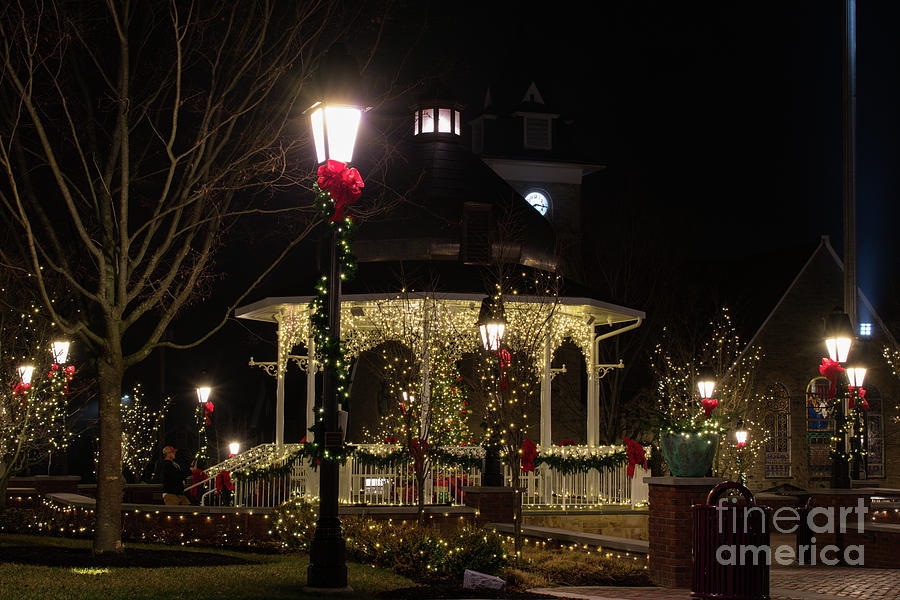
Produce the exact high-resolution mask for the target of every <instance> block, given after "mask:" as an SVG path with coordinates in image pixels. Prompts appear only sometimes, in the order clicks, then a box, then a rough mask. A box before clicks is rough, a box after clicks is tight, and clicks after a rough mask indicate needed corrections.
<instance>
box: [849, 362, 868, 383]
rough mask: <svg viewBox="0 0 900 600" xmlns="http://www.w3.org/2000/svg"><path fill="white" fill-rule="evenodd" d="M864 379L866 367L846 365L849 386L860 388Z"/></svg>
mask: <svg viewBox="0 0 900 600" xmlns="http://www.w3.org/2000/svg"><path fill="white" fill-rule="evenodd" d="M865 379H866V368H865V367H861V366H858V365H857V366H853V367H847V381H848V382H849V383H850V387H853V388H861V387H862V386H863V381H865Z"/></svg>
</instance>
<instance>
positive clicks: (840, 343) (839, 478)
mask: <svg viewBox="0 0 900 600" xmlns="http://www.w3.org/2000/svg"><path fill="white" fill-rule="evenodd" d="M852 343H853V326H852V325H851V324H850V317H848V316H847V314H846V313H845V312H843V311H841V310H840V309H839V308H836V309H835V310H833V311H832V312H831V314H829V315H828V316H827V317H826V318H825V348H826V349H827V350H828V357H829V359H830V360H831V361H832V363H835V364H840V363H843V362H846V361H847V357H848V356H849V354H850V346H851V345H852ZM834 377H835V379H834V381H833V382H829V385H834V386H835V387H836V388H837V389H835V400H834V403H833V405H832V409H831V411H832V414H833V415H834V430H835V431H834V433H835V435H834V438H835V439H834V444H835V452H834V453H833V456H832V461H831V487H833V488H840V489H849V488H850V465H849V464H848V462H847V460H846V459H845V457H846V454H847V451H848V439H847V397H846V394H844V393H843V391H842V390H841V389H840V388H841V386H840V385H839V382H838V379H837V375H835V376H834Z"/></svg>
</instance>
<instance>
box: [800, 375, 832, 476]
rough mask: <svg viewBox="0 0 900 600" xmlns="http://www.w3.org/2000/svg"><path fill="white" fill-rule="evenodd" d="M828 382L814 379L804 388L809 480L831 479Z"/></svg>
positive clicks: (830, 424) (822, 378) (830, 429)
mask: <svg viewBox="0 0 900 600" xmlns="http://www.w3.org/2000/svg"><path fill="white" fill-rule="evenodd" d="M829 385H830V384H829V383H828V380H827V379H825V378H824V377H816V378H815V379H813V380H812V381H810V382H809V385H808V386H806V440H807V443H808V444H809V454H808V457H809V460H808V465H809V478H810V479H828V478H829V477H831V436H832V434H833V433H834V419H833V418H832V415H831V408H832V405H833V400H831V399H830V398H829V397H828V386H829Z"/></svg>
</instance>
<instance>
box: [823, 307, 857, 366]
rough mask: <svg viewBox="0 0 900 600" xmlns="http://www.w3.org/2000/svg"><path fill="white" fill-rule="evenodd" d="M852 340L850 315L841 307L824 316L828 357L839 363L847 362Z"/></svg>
mask: <svg viewBox="0 0 900 600" xmlns="http://www.w3.org/2000/svg"><path fill="white" fill-rule="evenodd" d="M852 342H853V326H852V325H850V317H848V316H847V313H845V312H843V311H841V309H839V308H836V309H834V310H833V311H832V312H831V314H830V315H828V316H827V317H825V347H826V348H827V349H828V358H830V359H831V360H834V361H837V362H839V363H843V362H847V355H848V354H850V344H851V343H852Z"/></svg>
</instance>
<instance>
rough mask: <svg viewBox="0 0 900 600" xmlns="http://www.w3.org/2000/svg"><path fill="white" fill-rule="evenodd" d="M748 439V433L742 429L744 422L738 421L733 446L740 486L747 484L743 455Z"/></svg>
mask: <svg viewBox="0 0 900 600" xmlns="http://www.w3.org/2000/svg"><path fill="white" fill-rule="evenodd" d="M749 438H750V432H748V431H747V430H746V429H745V428H744V421H743V420H740V421H738V424H737V429H735V431H734V442H735V444H734V445H735V447H736V448H737V464H738V478H739V479H740V483H741V485H745V484H746V483H747V473H746V470H745V466H746V465H745V461H746V457H745V456H744V454H745V451H746V449H747V441H748V439H749Z"/></svg>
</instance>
